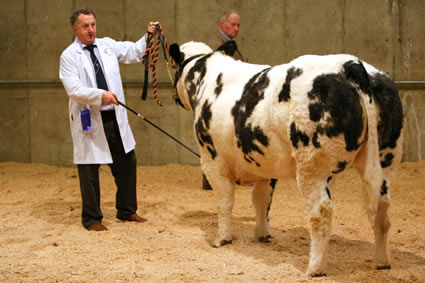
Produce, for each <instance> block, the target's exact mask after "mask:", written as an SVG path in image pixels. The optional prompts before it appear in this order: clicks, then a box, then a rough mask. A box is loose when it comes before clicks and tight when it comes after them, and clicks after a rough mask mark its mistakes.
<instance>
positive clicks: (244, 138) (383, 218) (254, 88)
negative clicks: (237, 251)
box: [170, 42, 403, 276]
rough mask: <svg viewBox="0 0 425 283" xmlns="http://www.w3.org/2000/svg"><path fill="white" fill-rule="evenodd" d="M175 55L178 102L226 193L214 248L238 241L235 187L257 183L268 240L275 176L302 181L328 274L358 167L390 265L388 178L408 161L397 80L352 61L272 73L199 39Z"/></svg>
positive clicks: (313, 270)
mask: <svg viewBox="0 0 425 283" xmlns="http://www.w3.org/2000/svg"><path fill="white" fill-rule="evenodd" d="M170 53H171V56H172V58H173V59H174V60H175V61H176V62H177V64H178V68H179V70H178V72H177V74H176V90H177V96H176V101H178V102H179V103H180V104H181V105H182V106H183V107H184V108H185V109H187V110H191V111H193V113H194V131H195V135H196V138H197V141H198V143H199V148H200V153H201V167H202V170H203V172H204V173H205V174H206V176H207V178H208V180H209V182H210V183H211V185H212V187H213V188H214V192H215V194H216V196H217V198H216V199H217V205H218V226H219V228H218V236H217V238H216V239H215V241H214V243H213V245H214V246H215V247H219V246H222V245H225V244H229V243H231V242H232V225H231V214H232V208H233V202H234V188H235V183H237V184H243V185H246V184H253V185H254V186H253V191H252V201H253V205H254V207H255V212H256V219H257V220H256V227H255V233H254V234H255V235H254V236H255V239H256V240H258V241H264V242H268V241H270V240H271V236H270V231H269V219H268V212H269V209H270V204H271V200H272V195H273V190H274V187H275V185H276V179H285V178H296V181H297V184H298V187H299V189H300V190H301V192H302V194H303V196H304V198H305V202H306V206H307V210H308V213H309V217H308V219H309V228H310V236H311V247H310V260H309V265H308V270H307V274H308V275H310V276H323V275H326V248H327V245H328V241H329V238H330V236H331V223H332V211H333V204H332V188H333V183H334V181H335V176H336V175H337V174H338V173H340V172H342V171H344V169H346V168H348V167H351V166H353V167H355V168H356V169H357V171H358V172H359V174H360V176H361V179H362V180H363V194H364V208H365V210H366V212H367V215H368V218H369V221H370V223H371V225H372V227H373V230H374V234H375V249H376V250H375V266H376V268H377V269H387V268H391V265H390V252H389V247H388V230H389V228H390V215H389V207H390V203H391V200H390V194H389V184H390V180H389V177H390V175H391V172H392V171H393V170H394V168H395V166H396V165H397V164H398V163H400V160H401V157H402V128H403V113H402V105H401V102H400V98H399V95H398V91H397V89H396V87H395V86H394V84H393V82H392V81H391V80H390V79H389V78H388V76H386V75H385V74H384V73H382V72H380V71H378V70H376V69H375V68H374V67H372V66H370V65H369V64H367V63H365V62H362V61H361V60H359V59H358V58H356V57H354V56H351V55H328V56H313V55H306V56H302V57H299V58H297V59H295V60H293V61H292V62H290V63H289V64H284V65H279V66H275V67H270V66H265V65H254V64H247V63H244V62H241V61H235V60H234V59H232V58H231V57H230V56H226V55H224V54H223V53H222V52H220V51H215V52H213V50H211V49H210V48H209V47H208V46H206V45H205V44H203V43H196V42H189V43H186V44H184V45H182V46H181V47H179V46H178V45H177V44H174V45H172V46H171V47H170Z"/></svg>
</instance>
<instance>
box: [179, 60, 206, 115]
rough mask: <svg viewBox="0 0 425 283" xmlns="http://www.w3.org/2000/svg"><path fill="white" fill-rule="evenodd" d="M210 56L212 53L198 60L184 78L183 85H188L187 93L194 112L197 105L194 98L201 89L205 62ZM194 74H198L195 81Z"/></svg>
mask: <svg viewBox="0 0 425 283" xmlns="http://www.w3.org/2000/svg"><path fill="white" fill-rule="evenodd" d="M211 55H212V53H211V54H208V55H206V56H203V57H201V58H200V59H198V60H197V61H196V62H195V64H194V65H193V67H192V68H191V69H190V70H189V71H188V73H187V76H186V78H185V83H186V85H188V90H187V93H188V95H189V101H190V105H191V106H192V109H193V110H195V108H196V105H197V99H196V97H197V95H198V94H199V90H200V89H201V87H202V84H204V77H205V74H206V72H207V60H208V58H210V56H211ZM196 73H199V76H198V78H197V79H196V80H195V74H196ZM194 112H195V111H194Z"/></svg>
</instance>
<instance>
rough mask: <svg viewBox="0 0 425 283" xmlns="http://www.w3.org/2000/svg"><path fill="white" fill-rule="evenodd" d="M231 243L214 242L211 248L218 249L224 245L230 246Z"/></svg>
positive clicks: (229, 241)
mask: <svg viewBox="0 0 425 283" xmlns="http://www.w3.org/2000/svg"><path fill="white" fill-rule="evenodd" d="M231 243H232V240H221V241H216V242H215V243H214V244H213V247H214V248H219V247H222V246H225V245H230V244H231Z"/></svg>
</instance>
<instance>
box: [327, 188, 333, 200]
mask: <svg viewBox="0 0 425 283" xmlns="http://www.w3.org/2000/svg"><path fill="white" fill-rule="evenodd" d="M326 193H327V194H328V197H329V199H330V200H332V197H331V191H330V190H329V188H328V187H326Z"/></svg>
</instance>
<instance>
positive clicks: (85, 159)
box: [59, 8, 158, 231]
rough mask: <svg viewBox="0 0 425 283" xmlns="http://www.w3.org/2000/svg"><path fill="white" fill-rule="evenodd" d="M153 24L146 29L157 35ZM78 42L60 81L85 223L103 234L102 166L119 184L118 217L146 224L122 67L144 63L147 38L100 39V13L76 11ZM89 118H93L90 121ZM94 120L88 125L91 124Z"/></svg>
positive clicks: (64, 60) (65, 56) (64, 61)
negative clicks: (66, 100) (125, 105)
mask: <svg viewBox="0 0 425 283" xmlns="http://www.w3.org/2000/svg"><path fill="white" fill-rule="evenodd" d="M156 24H158V22H150V23H149V25H148V28H147V31H148V32H150V33H152V34H153V35H155V34H156V29H155V25H156ZM71 26H72V29H73V31H74V32H75V35H76V37H75V40H74V42H73V43H72V44H71V45H70V46H69V47H68V48H67V49H65V51H64V52H63V53H62V55H61V57H60V69H59V77H60V79H61V81H62V84H63V86H64V88H65V90H66V93H67V94H68V96H69V119H70V124H71V133H72V140H73V144H74V163H75V164H77V167H78V175H79V179H80V190H81V197H82V224H83V226H84V227H85V228H86V229H88V230H89V231H103V230H107V228H106V227H105V226H104V225H103V224H102V219H103V214H102V211H101V209H100V185H99V167H100V165H101V164H108V165H109V167H110V168H111V171H112V175H113V176H114V178H115V183H116V185H117V193H116V209H117V215H116V217H117V218H118V219H120V220H123V221H135V222H144V221H146V220H145V219H144V218H142V217H140V216H139V215H138V214H137V213H136V211H137V195H136V170H137V160H136V154H135V152H134V148H135V144H136V142H135V140H134V137H133V133H132V132H131V129H130V125H129V123H128V118H127V112H126V110H125V109H124V108H123V107H121V106H118V102H117V101H120V102H123V103H125V98H124V91H123V87H122V81H121V76H120V71H119V63H125V64H130V63H139V62H141V58H142V57H143V54H144V52H145V49H146V35H144V36H143V37H142V38H141V39H140V40H138V41H137V42H129V41H125V42H119V41H115V40H113V39H111V38H107V37H105V38H96V15H95V13H94V11H93V10H91V9H90V8H77V9H75V10H74V11H73V12H72V15H71ZM87 118H88V119H87ZM87 122H89V124H87Z"/></svg>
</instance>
